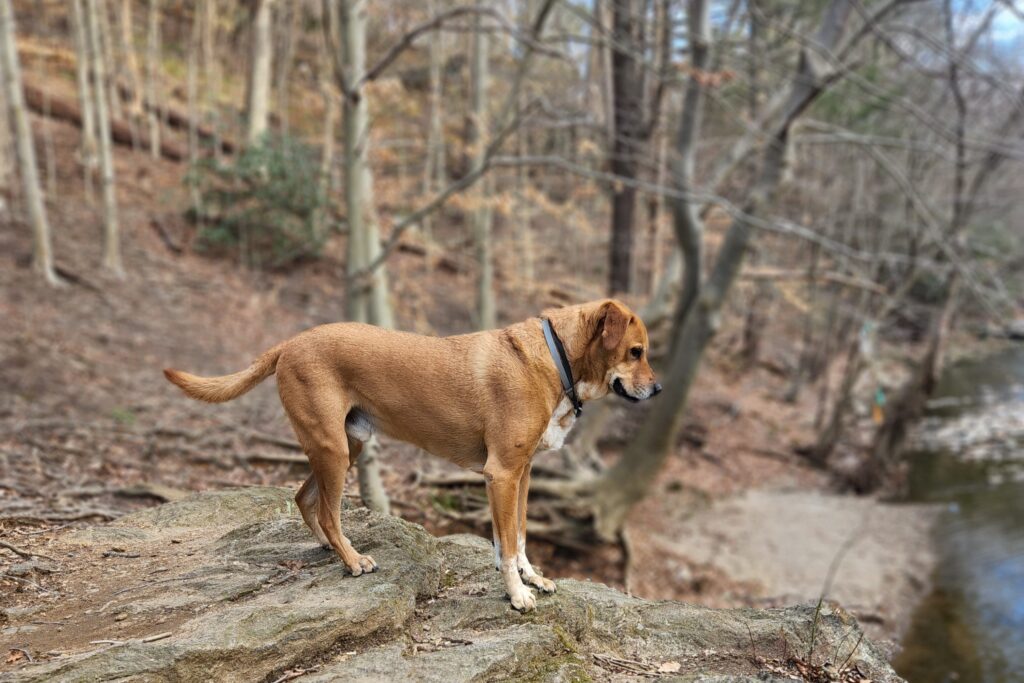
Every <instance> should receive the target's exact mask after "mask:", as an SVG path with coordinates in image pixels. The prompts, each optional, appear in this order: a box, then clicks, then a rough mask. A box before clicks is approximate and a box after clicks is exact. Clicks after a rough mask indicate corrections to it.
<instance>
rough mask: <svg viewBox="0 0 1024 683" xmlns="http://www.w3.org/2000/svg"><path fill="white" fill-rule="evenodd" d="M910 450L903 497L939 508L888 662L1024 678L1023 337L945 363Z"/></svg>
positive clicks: (927, 672) (914, 671)
mask: <svg viewBox="0 0 1024 683" xmlns="http://www.w3.org/2000/svg"><path fill="white" fill-rule="evenodd" d="M913 449H914V450H913V451H912V452H910V453H908V457H909V458H910V463H911V469H910V481H909V498H910V499H911V500H912V501H919V502H929V503H942V504H944V505H945V511H944V512H943V514H942V515H941V517H940V521H939V523H938V525H937V528H936V531H935V541H936V545H937V548H938V560H939V561H938V568H937V570H936V574H935V577H934V589H933V591H932V593H931V595H930V596H929V597H928V598H926V599H925V600H924V601H923V602H922V604H921V606H920V607H918V609H917V611H916V613H915V615H914V618H913V622H912V625H911V626H910V628H909V630H908V632H907V634H906V636H905V638H904V642H903V650H902V652H901V653H900V654H899V655H898V656H897V658H896V661H895V662H894V666H895V668H896V670H897V671H898V672H899V673H900V675H902V676H903V677H904V678H906V679H907V680H908V681H910V683H945V682H947V681H948V682H951V683H952V682H953V681H957V682H958V683H1011V682H1024V345H1021V344H1018V345H1016V346H1015V347H1012V348H1009V349H1006V350H1004V351H1002V352H999V353H996V354H994V355H991V356H988V357H985V358H982V359H977V360H971V361H966V362H962V363H958V364H956V365H953V366H951V367H950V368H949V369H947V370H946V372H945V373H944V374H943V377H942V379H941V382H940V384H939V387H938V391H937V393H936V396H935V398H934V399H933V400H932V401H931V402H930V403H929V409H928V414H927V415H926V417H925V419H924V420H923V422H922V423H921V425H920V426H919V427H918V429H917V436H916V439H915V440H914V445H913Z"/></svg>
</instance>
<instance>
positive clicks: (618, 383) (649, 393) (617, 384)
mask: <svg viewBox="0 0 1024 683" xmlns="http://www.w3.org/2000/svg"><path fill="white" fill-rule="evenodd" d="M612 391H614V392H615V393H616V394H618V395H619V396H621V397H622V398H624V399H626V400H627V401H631V402H633V403H638V402H639V401H643V400H644V399H648V398H651V397H653V396H657V395H658V394H660V393H661V384H659V383H658V382H655V383H654V386H652V387H651V388H650V389H647V390H645V391H644V392H643V393H642V394H640V395H639V396H634V395H633V394H631V393H629V392H628V391H626V386H625V385H624V384H623V383H622V380H621V379H620V378H618V377H616V378H615V379H614V380H612Z"/></svg>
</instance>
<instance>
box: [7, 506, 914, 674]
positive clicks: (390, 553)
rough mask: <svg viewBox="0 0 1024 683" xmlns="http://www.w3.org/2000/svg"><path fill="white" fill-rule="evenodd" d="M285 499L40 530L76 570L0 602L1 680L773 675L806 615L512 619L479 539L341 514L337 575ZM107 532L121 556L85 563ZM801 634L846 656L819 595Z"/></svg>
mask: <svg viewBox="0 0 1024 683" xmlns="http://www.w3.org/2000/svg"><path fill="white" fill-rule="evenodd" d="M292 495H293V493H292V492H291V491H288V490H285V489H276V488H253V489H236V490H231V491H222V492H216V493H203V494H198V495H196V496H193V497H190V498H188V499H185V500H182V501H177V502H173V503H167V504H165V505H161V506H159V507H157V508H153V509H150V510H146V511H144V512H140V513H136V514H133V515H129V516H127V517H124V518H122V519H120V520H118V521H116V522H114V523H113V524H110V525H107V526H104V527H96V528H93V529H89V530H85V531H75V532H71V533H67V534H65V535H64V536H63V537H60V538H58V539H56V540H55V541H54V544H53V546H52V547H53V548H54V549H55V550H56V551H59V550H61V546H62V545H66V546H69V547H70V546H74V547H75V548H76V549H77V552H78V555H77V556H81V557H84V558H85V559H86V560H91V561H92V564H90V565H83V568H82V569H81V570H80V571H76V572H73V573H69V584H68V585H67V586H65V587H64V590H65V591H66V595H65V596H64V597H62V599H61V600H57V601H54V603H53V604H52V605H47V606H45V607H44V608H43V609H41V610H36V611H31V612H30V611H18V610H17V609H14V610H11V609H8V610H7V611H6V612H5V615H6V617H7V619H8V620H9V621H10V628H14V629H15V631H14V632H15V633H17V637H18V639H19V640H18V645H17V647H25V648H27V649H29V651H31V652H32V653H33V656H34V657H35V658H36V660H37V661H36V662H34V663H27V662H22V663H19V664H18V665H16V667H15V668H10V667H8V668H7V669H6V670H4V669H0V671H3V673H0V681H95V680H111V679H120V678H129V679H140V680H175V681H206V680H211V679H216V680H227V681H250V680H274V679H275V678H278V677H279V676H281V675H283V674H284V672H288V671H295V670H297V669H301V670H304V671H307V672H308V673H307V675H306V676H304V677H302V678H300V679H299V680H308V681H329V680H346V681H380V680H416V681H444V682H445V683H449V682H451V681H491V680H534V681H588V680H609V679H614V680H633V679H635V680H640V679H641V676H639V675H633V674H630V673H629V672H628V671H626V670H624V669H618V668H616V665H615V664H614V662H615V661H626V662H635V663H636V664H635V666H639V667H645V670H647V671H656V670H657V669H658V668H659V667H664V666H667V667H668V669H669V671H670V676H671V678H669V679H668V680H679V681H714V682H716V683H718V682H722V683H724V682H725V681H752V680H761V681H763V680H775V679H776V678H778V679H780V680H781V679H782V678H783V677H782V676H776V675H775V674H774V673H773V671H775V669H771V668H770V667H768V668H766V666H768V665H767V663H766V662H768V661H778V662H779V664H778V665H777V666H786V665H785V662H784V659H785V658H784V654H785V652H790V653H792V652H797V651H800V648H804V649H806V647H807V643H808V642H809V638H810V633H811V629H812V624H813V623H814V621H815V609H814V606H813V605H802V606H798V607H791V608H785V609H772V610H754V609H738V610H715V609H708V608H703V607H698V606H694V605H686V604H682V603H678V602H667V601H666V602H653V601H648V600H641V599H638V598H633V597H629V596H627V595H624V594H622V593H620V592H618V591H616V590H613V589H611V588H609V587H607V586H604V585H601V584H598V583H591V582H583V581H574V580H561V581H558V592H557V593H555V594H554V595H550V596H547V595H545V596H541V597H539V599H538V608H537V610H536V611H534V612H530V613H527V614H520V613H519V612H516V611H515V610H513V609H512V608H511V606H510V604H509V602H508V599H507V598H506V597H505V594H504V590H503V588H502V585H501V581H500V577H499V575H498V573H497V572H495V571H494V565H493V559H492V553H491V547H490V542H489V541H488V540H486V539H483V538H479V537H475V536H468V535H454V536H448V537H442V538H435V537H433V536H431V535H430V534H429V533H427V532H426V530H424V529H423V528H422V527H420V526H417V525H415V524H411V523H409V522H405V521H403V520H401V519H399V518H397V517H389V516H384V515H379V514H375V513H371V512H369V511H368V510H365V509H362V508H358V509H346V510H344V511H343V514H342V517H343V521H342V524H343V527H344V529H345V531H346V534H348V535H349V537H350V538H351V539H352V542H353V544H354V545H355V547H356V548H358V549H359V550H360V551H361V552H368V553H370V554H372V555H373V556H374V558H375V559H376V560H377V562H378V563H379V564H380V567H381V569H380V571H377V572H375V573H372V574H366V575H363V576H360V577H352V576H350V575H349V574H348V572H347V571H346V570H345V568H344V567H343V565H342V564H341V563H340V562H339V561H338V560H337V558H336V557H335V556H334V554H333V553H332V552H327V551H324V550H323V549H321V548H320V547H319V545H318V544H317V543H316V541H315V540H314V539H313V538H312V535H311V534H310V533H309V531H308V529H306V527H305V526H304V524H303V523H302V520H301V519H300V518H299V517H298V514H297V511H296V510H295V506H294V504H292V502H291V499H292ZM115 538H116V539H119V540H118V541H117V544H118V547H123V548H125V549H126V550H127V551H129V552H131V553H132V554H133V555H136V554H137V555H138V558H137V559H130V560H127V559H117V558H102V552H103V551H104V550H106V549H108V548H109V547H110V545H111V543H112V541H113V539H115ZM172 539H174V540H175V542H173V543H172V542H171V540H172ZM76 582H77V583H76ZM121 615H126V616H124V617H122V616H121ZM115 619H116V621H115ZM19 620H24V622H25V624H26V625H27V624H28V622H30V621H38V622H44V621H53V622H57V621H61V622H65V623H66V624H67V625H66V627H65V629H64V632H63V633H61V634H57V635H55V634H53V633H48V632H43V631H38V630H30V631H19V630H17V627H18V625H19ZM112 629H113V630H112ZM815 631H816V636H815V639H816V642H817V643H818V647H816V648H815V652H816V655H817V657H818V658H819V659H823V658H827V657H831V656H832V654H831V653H833V652H834V651H835V650H836V646H837V645H839V644H840V642H841V641H842V643H844V646H843V648H841V649H842V656H843V657H845V655H846V653H848V652H849V648H850V647H852V644H853V643H856V642H857V640H858V637H859V627H858V625H857V623H856V621H855V620H854V619H853V618H852V617H851V616H850V615H849V614H848V613H847V612H845V611H844V610H842V609H841V608H838V607H836V606H833V605H826V606H825V608H824V609H823V610H821V612H820V614H819V615H818V617H817V625H816V626H815ZM167 634H169V635H167ZM97 641H102V642H97ZM55 650H59V651H61V652H62V653H63V654H62V655H61V656H56V655H54V652H53V651H55ZM755 652H756V653H757V654H758V656H759V657H762V658H764V659H762V660H758V659H755V657H754V653H755ZM850 661H851V662H855V663H856V664H857V666H858V667H859V668H860V670H861V672H863V673H864V674H865V676H866V677H868V678H870V679H871V680H873V681H880V682H886V681H898V680H900V679H899V678H898V677H897V676H896V675H895V674H894V673H893V671H892V669H891V668H890V667H889V665H888V664H887V663H886V661H885V659H884V657H883V656H882V654H881V652H880V651H879V650H878V649H877V648H876V647H875V646H874V645H873V644H872V643H870V642H868V640H867V639H865V640H864V641H863V642H861V644H860V645H859V647H858V649H857V652H856V653H854V654H853V655H852V656H851V658H850ZM677 664H678V670H676V665H677Z"/></svg>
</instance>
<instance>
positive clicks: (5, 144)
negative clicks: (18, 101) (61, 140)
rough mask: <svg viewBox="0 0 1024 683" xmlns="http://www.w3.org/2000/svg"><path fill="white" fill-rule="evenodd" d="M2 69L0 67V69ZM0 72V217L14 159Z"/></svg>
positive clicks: (9, 188) (2, 213)
mask: <svg viewBox="0 0 1024 683" xmlns="http://www.w3.org/2000/svg"><path fill="white" fill-rule="evenodd" d="M2 68H3V67H0V69H2ZM2 73H3V72H2V71H0V216H3V215H4V214H5V213H6V212H7V201H8V199H10V196H11V194H13V193H12V188H11V185H12V184H13V183H14V173H15V168H14V157H15V152H14V149H13V147H12V144H13V142H14V141H13V139H12V138H11V127H10V126H11V123H10V117H9V116H8V106H7V94H6V92H7V91H6V89H5V88H4V86H3V76H2Z"/></svg>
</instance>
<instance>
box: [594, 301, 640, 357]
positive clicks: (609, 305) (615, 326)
mask: <svg viewBox="0 0 1024 683" xmlns="http://www.w3.org/2000/svg"><path fill="white" fill-rule="evenodd" d="M598 316H599V317H598V319H599V320H600V322H599V323H598V326H597V329H598V330H599V331H600V333H601V345H602V346H604V348H605V350H607V351H611V350H612V349H614V348H615V347H617V346H618V345H619V344H621V343H622V338H623V337H624V336H626V328H627V327H628V326H629V321H630V319H631V318H632V317H633V316H632V315H630V313H629V311H627V310H626V309H625V308H624V307H623V306H622V304H620V303H619V302H617V301H614V300H611V299H609V300H608V301H606V302H604V304H602V305H601V309H600V312H599V313H598Z"/></svg>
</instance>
